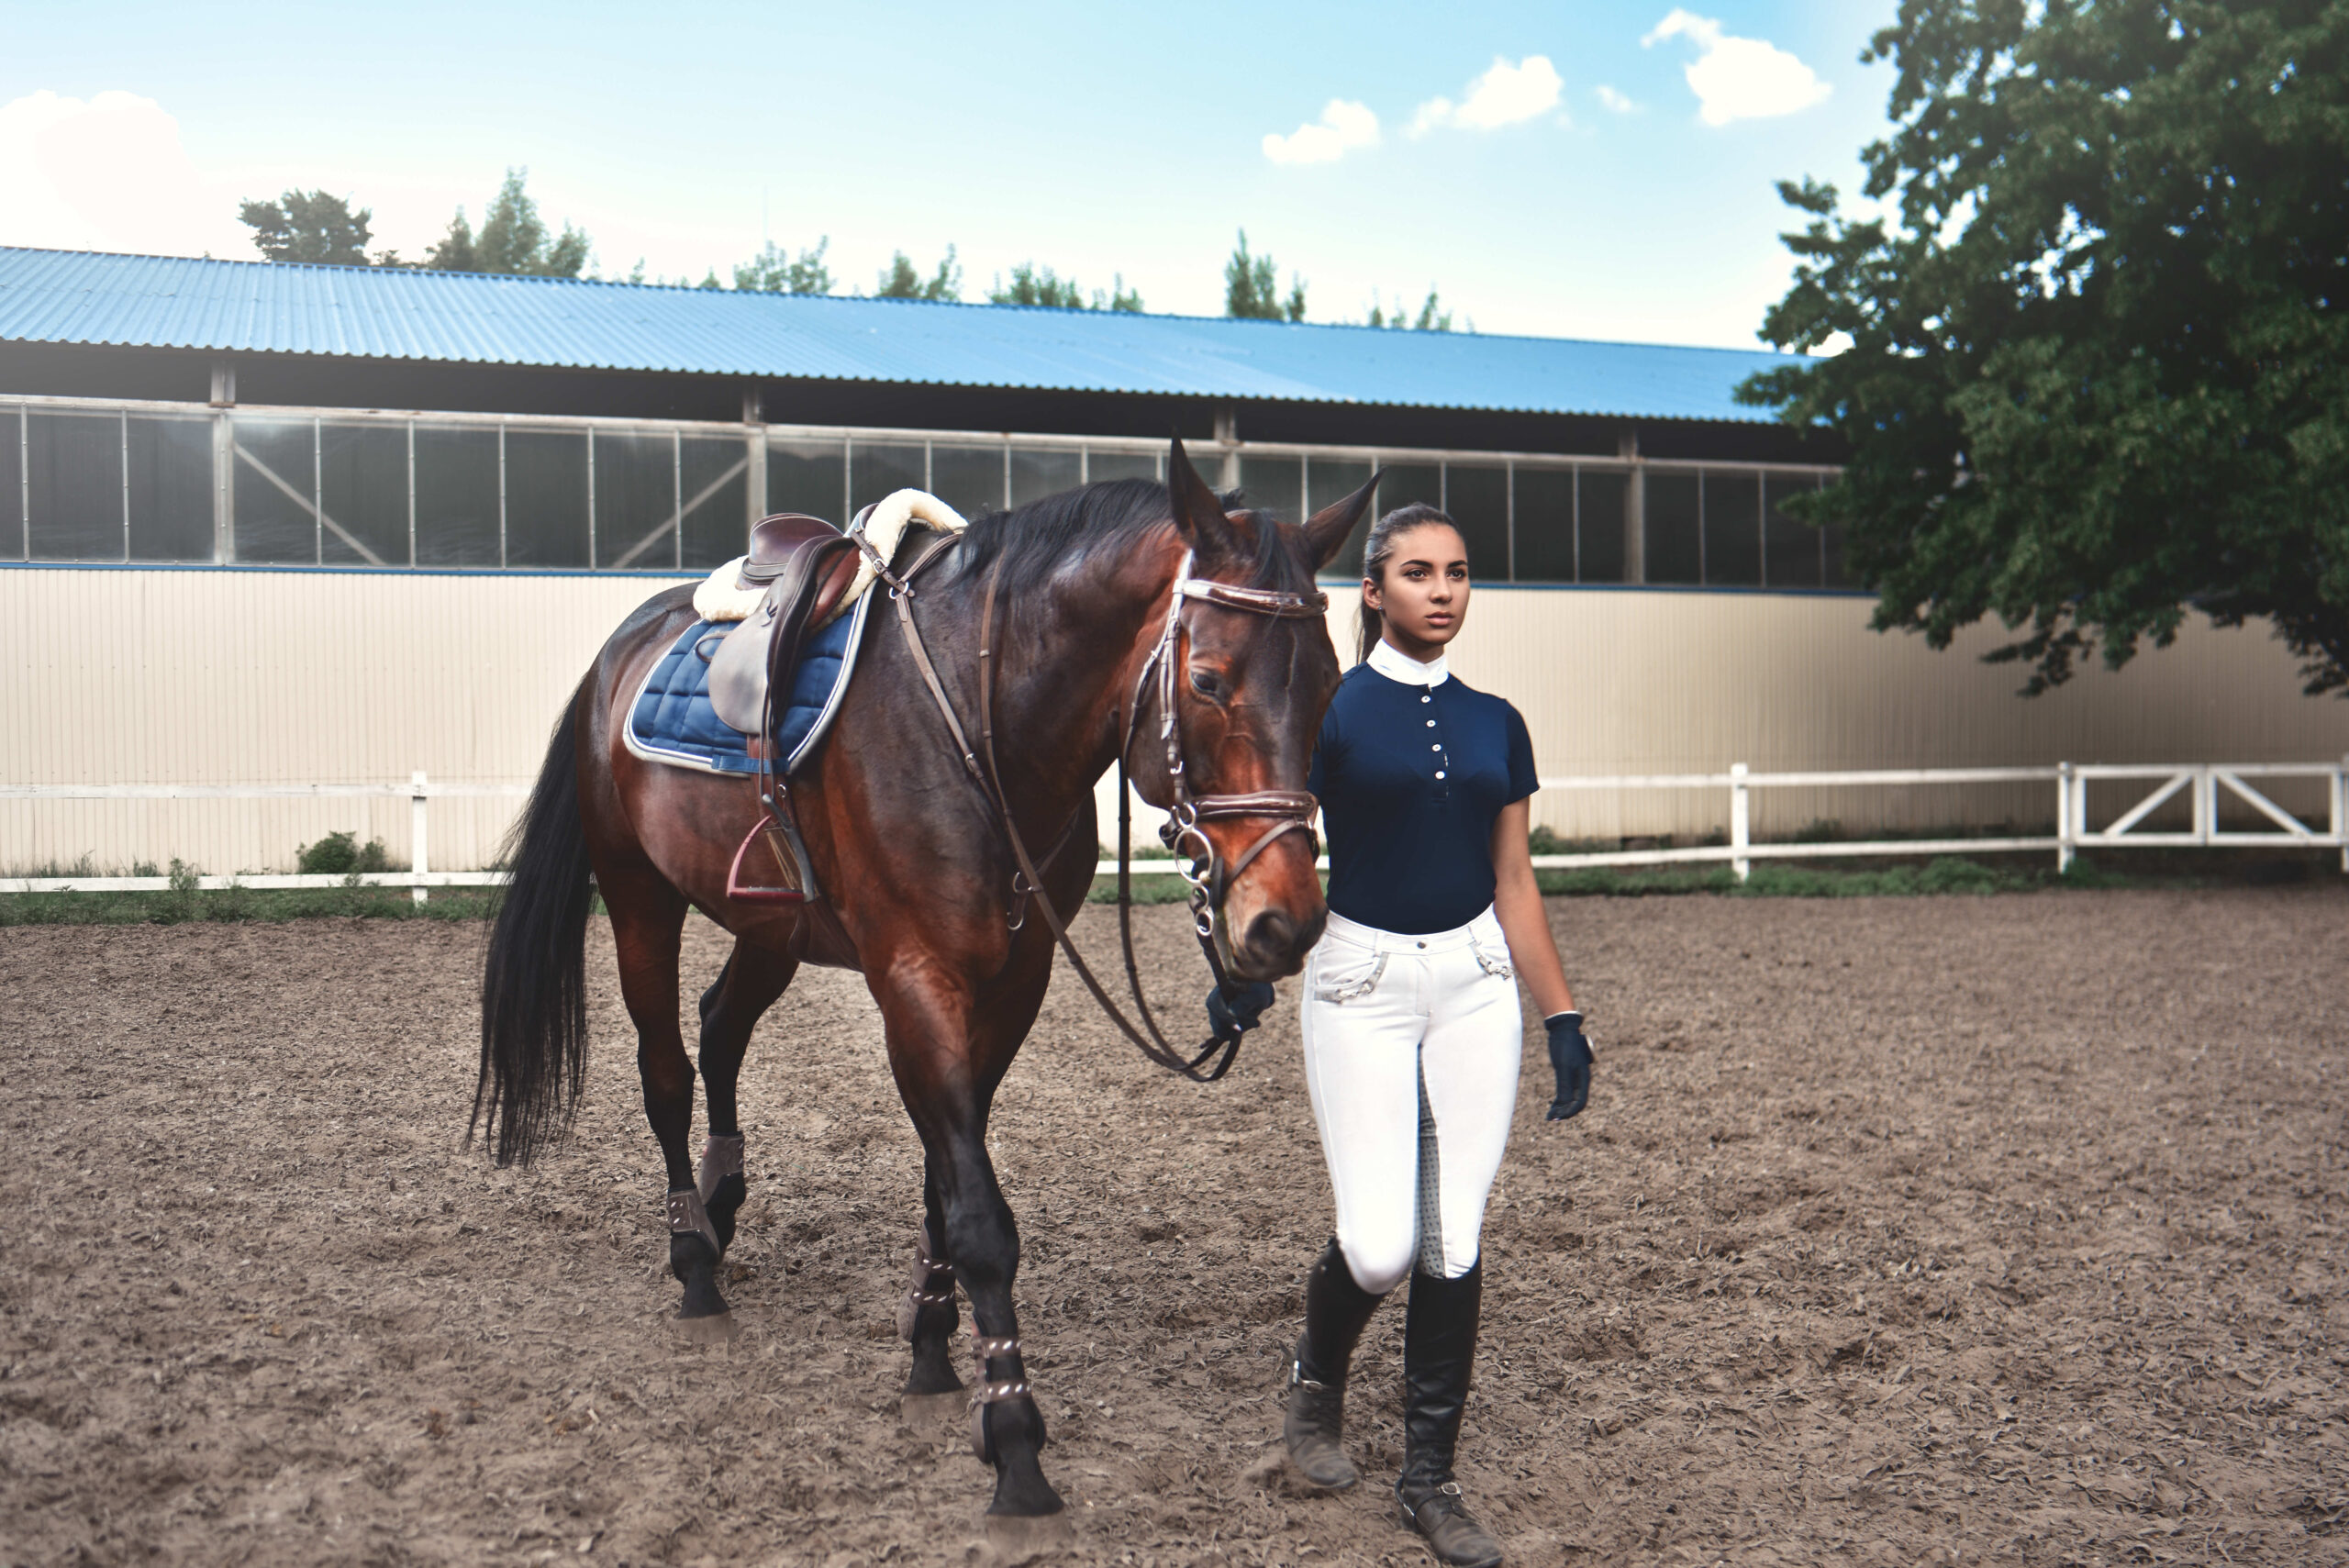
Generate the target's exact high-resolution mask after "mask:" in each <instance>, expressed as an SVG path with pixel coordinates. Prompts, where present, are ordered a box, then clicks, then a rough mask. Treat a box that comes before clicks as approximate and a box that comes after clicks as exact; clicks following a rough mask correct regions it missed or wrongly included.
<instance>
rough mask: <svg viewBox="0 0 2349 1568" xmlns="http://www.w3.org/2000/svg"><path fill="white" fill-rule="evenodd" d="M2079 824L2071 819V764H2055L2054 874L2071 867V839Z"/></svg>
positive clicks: (2059, 874) (2061, 872)
mask: <svg viewBox="0 0 2349 1568" xmlns="http://www.w3.org/2000/svg"><path fill="white" fill-rule="evenodd" d="M2078 831H2079V825H2078V824H2077V823H2076V822H2074V821H2073V820H2072V764H2071V763H2069V762H2058V763H2056V764H2055V874H2056V875H2057V876H2061V875H2063V874H2064V873H2065V872H2067V871H2070V870H2071V869H2072V840H2073V839H2074V838H2075V837H2076V835H2077V834H2078Z"/></svg>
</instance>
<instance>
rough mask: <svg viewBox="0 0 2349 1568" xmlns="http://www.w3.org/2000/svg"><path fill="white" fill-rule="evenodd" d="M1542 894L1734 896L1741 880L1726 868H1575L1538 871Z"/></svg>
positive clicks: (1585, 896)
mask: <svg viewBox="0 0 2349 1568" xmlns="http://www.w3.org/2000/svg"><path fill="white" fill-rule="evenodd" d="M1533 880H1534V882H1535V884H1537V885H1539V886H1540V887H1541V889H1542V892H1544V893H1552V894H1558V895H1564V896H1566V897H1574V898H1669V897H1675V896H1677V895H1682V894H1689V893H1734V892H1735V891H1737V877H1736V874H1735V873H1732V872H1731V870H1730V869H1729V867H1727V866H1725V865H1697V866H1653V867H1651V866H1625V867H1621V868H1617V867H1614V866H1575V867H1574V868H1573V869H1571V870H1566V871H1536V872H1535V873H1533Z"/></svg>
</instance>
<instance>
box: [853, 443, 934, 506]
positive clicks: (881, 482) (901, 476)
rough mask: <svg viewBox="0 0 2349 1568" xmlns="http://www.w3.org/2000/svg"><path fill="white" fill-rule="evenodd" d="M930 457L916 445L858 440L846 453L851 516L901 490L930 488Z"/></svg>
mask: <svg viewBox="0 0 2349 1568" xmlns="http://www.w3.org/2000/svg"><path fill="white" fill-rule="evenodd" d="M929 470H930V457H929V453H928V451H927V450H926V449H924V448H923V447H921V446H919V445H914V446H898V445H895V444H892V443H890V442H885V441H858V442H857V443H856V444H855V445H854V447H853V448H852V450H850V452H849V456H848V499H849V512H850V515H851V516H853V515H854V514H856V513H858V512H861V511H863V510H864V508H865V507H867V506H871V505H873V503H874V502H875V501H880V500H884V499H885V498H887V497H888V496H890V495H895V494H896V492H898V491H900V490H927V489H929V488H930V472H929Z"/></svg>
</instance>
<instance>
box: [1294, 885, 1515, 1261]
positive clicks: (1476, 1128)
mask: <svg viewBox="0 0 2349 1568" xmlns="http://www.w3.org/2000/svg"><path fill="white" fill-rule="evenodd" d="M1304 992H1305V1000H1304V1037H1305V1083H1306V1088H1307V1091H1308V1093H1309V1094H1310V1095H1312V1097H1313V1121H1314V1125H1315V1127H1316V1128H1318V1129H1319V1131H1320V1134H1321V1154H1322V1158H1323V1159H1325V1160H1326V1161H1327V1162H1329V1166H1330V1187H1331V1189H1332V1190H1333V1191H1334V1192H1335V1194H1336V1195H1337V1200H1338V1246H1339V1248H1340V1250H1341V1251H1343V1252H1344V1253H1345V1257H1346V1266H1347V1267H1348V1268H1349V1269H1351V1270H1352V1271H1353V1276H1354V1281H1355V1283H1356V1284H1360V1285H1361V1286H1362V1288H1363V1289H1364V1290H1367V1291H1371V1292H1373V1293H1376V1294H1383V1293H1385V1292H1386V1291H1389V1290H1392V1289H1394V1288H1395V1286H1397V1284H1401V1283H1402V1281H1403V1276H1404V1275H1405V1274H1407V1273H1409V1272H1410V1270H1411V1265H1412V1264H1413V1263H1414V1262H1417V1263H1418V1264H1419V1268H1420V1270H1421V1272H1423V1273H1430V1274H1440V1275H1442V1276H1443V1277H1444V1278H1447V1279H1457V1278H1459V1277H1460V1276H1461V1275H1462V1274H1464V1273H1467V1272H1468V1271H1469V1270H1470V1269H1471V1268H1474V1267H1475V1263H1476V1249H1477V1240H1478V1237H1479V1235H1480V1234H1481V1233H1482V1231H1483V1229H1484V1226H1485V1198H1486V1195H1487V1194H1488V1193H1490V1192H1491V1191H1492V1186H1493V1178H1494V1177H1495V1176H1496V1175H1497V1174H1498V1173H1500V1168H1501V1153H1502V1151H1503V1150H1505V1149H1507V1148H1508V1129H1509V1121H1510V1119H1511V1118H1512V1117H1513V1116H1514V1115H1515V1114H1516V1109H1517V1072H1518V1063H1519V1062H1520V1058H1521V1057H1522V1055H1523V1052H1524V1024H1523V1021H1522V1018H1521V1017H1520V1013H1519V1010H1518V1000H1517V981H1516V978H1515V976H1514V973H1513V972H1512V970H1511V968H1510V965H1509V957H1508V941H1507V940H1506V939H1505V938H1504V937H1503V936H1502V935H1501V926H1500V921H1499V920H1497V919H1496V918H1495V917H1494V916H1493V912H1492V911H1491V910H1490V909H1487V910H1486V911H1485V912H1484V913H1483V914H1481V915H1479V916H1477V917H1475V919H1474V920H1471V921H1470V922H1469V923H1468V924H1467V925H1465V926H1463V927H1461V928H1460V929H1458V930H1455V931H1440V932H1437V933H1435V934H1434V935H1431V936H1397V935H1396V934H1394V933H1393V932H1389V931H1379V930H1374V929H1371V928H1370V927H1368V926H1363V925H1357V924H1355V923H1354V922H1353V921H1352V920H1349V919H1346V918H1345V917H1342V916H1341V915H1338V914H1336V913H1334V912H1333V913H1332V914H1331V915H1330V924H1329V928H1328V929H1327V931H1326V932H1325V933H1324V934H1323V936H1322V938H1321V940H1320V941H1319V943H1318V944H1316V946H1315V947H1314V949H1313V953H1312V956H1311V957H1310V958H1308V960H1307V961H1306V964H1305V987H1304Z"/></svg>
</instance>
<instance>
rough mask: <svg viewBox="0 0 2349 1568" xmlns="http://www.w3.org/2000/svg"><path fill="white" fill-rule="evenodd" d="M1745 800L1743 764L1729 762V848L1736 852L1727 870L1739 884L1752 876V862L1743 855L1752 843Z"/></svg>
mask: <svg viewBox="0 0 2349 1568" xmlns="http://www.w3.org/2000/svg"><path fill="white" fill-rule="evenodd" d="M1746 800H1747V797H1746V788H1745V764H1744V763H1743V762H1731V764H1730V765H1729V847H1730V848H1731V850H1734V851H1738V852H1737V855H1736V857H1735V858H1734V859H1732V860H1731V862H1729V868H1730V870H1731V871H1733V872H1735V873H1737V880H1738V881H1740V882H1743V881H1744V880H1746V878H1748V877H1750V876H1752V875H1753V862H1752V861H1750V860H1748V859H1746V857H1745V854H1744V851H1745V848H1746V846H1747V845H1749V844H1751V843H1752V842H1753V833H1752V831H1751V828H1752V818H1751V817H1749V815H1748V813H1747V804H1746Z"/></svg>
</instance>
